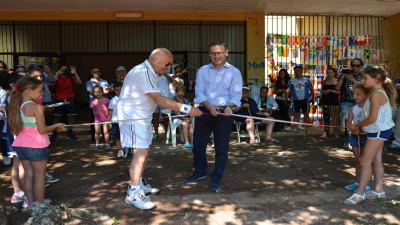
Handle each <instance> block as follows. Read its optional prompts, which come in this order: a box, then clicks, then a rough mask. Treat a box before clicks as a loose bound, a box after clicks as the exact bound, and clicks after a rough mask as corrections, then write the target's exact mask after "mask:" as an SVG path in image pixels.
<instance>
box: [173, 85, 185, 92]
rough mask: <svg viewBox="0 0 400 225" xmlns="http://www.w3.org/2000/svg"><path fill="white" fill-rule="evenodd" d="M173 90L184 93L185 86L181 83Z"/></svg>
mask: <svg viewBox="0 0 400 225" xmlns="http://www.w3.org/2000/svg"><path fill="white" fill-rule="evenodd" d="M175 91H176V92H178V91H183V92H184V93H186V88H185V86H183V85H178V86H176V88H175Z"/></svg>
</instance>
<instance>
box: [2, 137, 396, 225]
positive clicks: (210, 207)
mask: <svg viewBox="0 0 400 225" xmlns="http://www.w3.org/2000/svg"><path fill="white" fill-rule="evenodd" d="M234 137H235V135H234V134H233V135H232V142H231V151H230V152H229V163H228V165H227V168H226V171H225V174H224V180H223V182H222V187H223V190H222V192H221V193H218V194H215V193H212V192H210V191H209V189H208V185H209V184H210V177H209V176H208V177H207V179H204V180H202V181H201V182H199V183H198V184H197V185H186V184H184V183H183V180H184V179H185V178H186V177H187V176H190V175H191V173H192V152H191V151H190V150H185V149H183V147H182V144H178V146H177V147H172V146H171V145H165V144H164V141H160V142H157V143H155V145H154V146H153V148H152V151H151V152H150V157H149V161H148V167H147V170H146V172H145V177H146V178H147V181H148V182H149V183H150V184H151V185H152V186H154V187H157V188H160V189H161V193H160V194H159V195H154V196H151V198H152V199H153V200H154V201H156V202H157V209H156V210H153V211H141V210H137V209H135V208H133V207H131V206H130V205H128V204H127V203H125V202H124V198H125V194H126V190H127V186H128V183H129V173H128V167H129V164H130V159H128V158H125V159H118V158H116V154H117V149H115V148H114V149H112V150H111V151H105V150H104V149H101V150H99V151H95V150H94V148H93V144H92V143H91V142H90V141H89V140H86V139H82V140H80V141H78V142H71V141H68V140H66V139H63V138H60V140H59V141H58V142H57V143H56V144H55V145H54V146H52V147H51V159H50V161H49V164H48V168H49V170H50V171H52V172H54V175H55V176H57V177H59V178H60V179H61V181H60V182H58V183H55V184H52V185H51V186H50V187H49V188H47V189H46V197H47V198H51V199H52V200H53V202H54V203H55V204H60V203H63V204H65V205H66V206H67V207H70V208H74V209H90V211H96V212H99V213H102V214H104V215H107V216H109V217H110V218H114V220H115V221H116V222H119V223H120V224H190V225H192V224H194V225H197V224H199V225H202V224H227V225H228V224H229V225H234V224H239V225H242V224H255V225H258V224H301V225H303V224H379V223H381V224H400V222H399V220H400V219H399V218H400V212H399V210H398V209H399V208H400V178H399V177H400V176H399V175H400V164H399V159H400V152H395V151H385V152H384V162H385V172H386V175H385V185H386V191H387V193H388V199H384V200H381V199H379V200H367V201H365V202H363V203H362V204H360V205H357V206H347V205H345V204H343V203H342V202H343V200H344V199H345V198H346V197H348V196H349V195H350V194H351V193H350V192H348V191H346V190H344V188H343V187H344V186H345V185H347V184H349V183H351V182H353V181H354V167H353V165H354V159H353V155H352V152H351V151H348V150H343V149H341V145H342V143H343V141H342V140H335V139H333V138H327V139H324V140H320V139H319V138H318V137H316V136H315V137H312V138H307V137H305V136H303V135H297V134H293V133H278V134H276V136H275V137H276V138H277V139H279V140H280V141H281V142H280V143H274V144H264V143H262V145H261V146H258V147H250V146H249V145H248V144H247V143H246V142H245V141H243V142H241V143H237V141H235V140H236V139H235V138H234ZM207 155H208V163H209V171H208V174H211V172H212V170H213V168H214V149H213V148H211V146H209V147H208V149H207ZM0 179H1V180H2V182H1V183H0V187H1V189H2V190H4V191H3V192H4V194H5V198H6V201H7V202H9V200H10V196H11V194H12V189H11V185H10V171H9V169H6V168H1V170H0ZM7 207H8V210H9V212H10V213H9V214H10V217H12V218H15V221H18V220H19V221H21V220H22V219H18V218H20V217H19V214H20V211H21V209H20V207H19V206H18V207H16V206H14V205H11V204H9V205H8V206H7ZM21 218H24V217H23V216H22V217H21ZM90 218H91V217H90ZM90 218H89V219H87V220H90ZM78 221H79V219H78ZM65 222H66V224H67V225H70V224H79V222H77V219H76V218H74V219H70V220H66V221H65ZM82 224H85V223H82Z"/></svg>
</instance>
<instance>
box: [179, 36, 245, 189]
mask: <svg viewBox="0 0 400 225" xmlns="http://www.w3.org/2000/svg"><path fill="white" fill-rule="evenodd" d="M209 50H210V58H211V63H210V64H207V65H204V66H202V67H201V68H200V69H199V70H198V72H197V77H196V87H195V99H194V102H195V103H196V104H199V109H200V110H201V111H203V113H205V114H203V116H201V117H199V118H196V121H195V128H194V135H193V138H194V139H193V166H194V168H195V170H194V172H193V175H192V176H190V177H188V178H186V180H185V182H186V183H188V184H190V183H192V184H193V183H196V182H197V181H198V180H201V179H204V178H205V177H206V176H207V156H206V147H207V144H208V141H209V138H210V134H211V133H213V135H214V145H215V167H214V172H213V173H212V175H211V185H210V189H211V190H212V191H214V192H219V191H220V190H221V180H222V176H223V172H224V169H225V166H226V163H227V161H228V151H229V139H230V133H231V131H232V124H233V116H232V107H238V106H240V99H241V97H242V87H243V81H242V75H241V73H240V71H239V70H238V69H237V68H236V67H234V66H233V65H231V64H229V63H228V62H227V61H226V59H227V57H228V49H227V48H226V45H225V43H223V42H213V43H211V44H210V45H209Z"/></svg>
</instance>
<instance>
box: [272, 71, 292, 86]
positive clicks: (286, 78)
mask: <svg viewBox="0 0 400 225" xmlns="http://www.w3.org/2000/svg"><path fill="white" fill-rule="evenodd" d="M281 71H282V72H284V73H285V76H283V78H284V80H285V83H287V82H289V80H290V75H289V73H288V71H287V70H286V69H280V70H279V72H278V77H277V78H276V81H275V82H276V83H279V82H282V77H281V76H280V75H279V74H280V73H281Z"/></svg>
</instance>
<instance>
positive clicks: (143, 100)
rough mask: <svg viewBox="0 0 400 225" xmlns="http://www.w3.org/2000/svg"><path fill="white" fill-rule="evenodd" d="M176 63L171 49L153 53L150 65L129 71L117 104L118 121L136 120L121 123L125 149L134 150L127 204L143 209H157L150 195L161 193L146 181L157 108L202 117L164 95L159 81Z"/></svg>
mask: <svg viewBox="0 0 400 225" xmlns="http://www.w3.org/2000/svg"><path fill="white" fill-rule="evenodd" d="M172 62H173V56H172V53H171V52H170V51H169V50H168V49H165V48H157V49H155V50H153V51H152V52H151V54H150V56H149V58H148V59H147V60H146V61H144V62H143V63H142V64H139V65H137V66H135V67H134V68H133V69H131V70H130V71H129V73H128V74H127V76H126V77H125V80H124V84H123V86H122V90H121V94H120V96H119V100H118V103H117V115H118V120H133V121H129V122H121V123H120V124H119V126H120V132H121V145H122V147H125V148H133V149H134V155H133V158H132V162H131V164H130V167H129V174H130V185H129V187H128V193H127V195H126V198H125V201H126V202H127V203H129V204H131V205H133V206H135V207H136V208H139V209H154V208H155V207H156V205H155V203H153V202H152V201H151V199H150V197H148V196H147V195H148V194H154V193H157V192H158V189H156V188H151V186H150V185H149V184H147V183H146V181H145V179H143V177H142V175H143V172H144V169H145V166H146V162H147V157H148V153H149V151H150V147H151V141H152V138H153V133H152V125H151V119H152V114H153V112H154V110H155V108H156V106H157V105H159V106H160V107H162V108H168V109H171V110H173V111H180V112H182V113H186V114H189V115H190V116H201V115H202V112H201V111H200V110H199V109H197V108H194V107H191V106H190V105H185V104H181V103H178V102H175V101H172V100H170V99H167V98H165V97H163V96H161V95H160V92H159V89H158V79H159V77H160V76H161V75H162V74H164V73H165V72H166V71H169V70H170V67H171V65H172Z"/></svg>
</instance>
